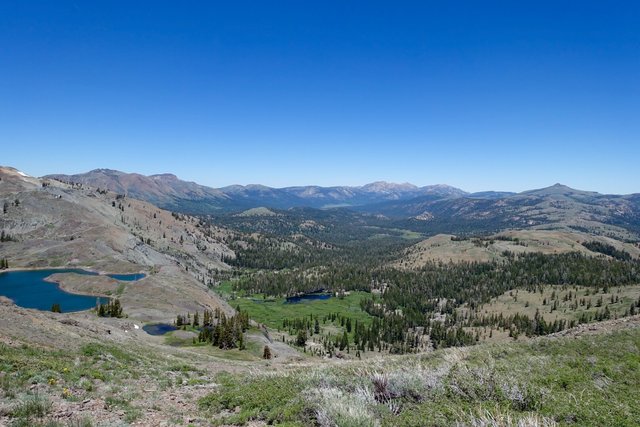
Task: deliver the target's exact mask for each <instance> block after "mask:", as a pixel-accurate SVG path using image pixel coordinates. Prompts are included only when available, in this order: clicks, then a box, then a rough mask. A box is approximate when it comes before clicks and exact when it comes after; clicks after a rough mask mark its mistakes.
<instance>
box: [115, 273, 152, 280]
mask: <svg viewBox="0 0 640 427" xmlns="http://www.w3.org/2000/svg"><path fill="white" fill-rule="evenodd" d="M107 276H109V277H111V278H112V279H116V280H120V281H121V282H135V281H136V280H140V279H144V278H145V277H147V275H146V274H144V273H135V274H107Z"/></svg>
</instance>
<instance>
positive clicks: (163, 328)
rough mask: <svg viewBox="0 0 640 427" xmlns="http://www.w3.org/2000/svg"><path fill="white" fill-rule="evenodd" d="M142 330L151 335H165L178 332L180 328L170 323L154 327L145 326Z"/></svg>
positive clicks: (157, 324) (158, 324)
mask: <svg viewBox="0 0 640 427" xmlns="http://www.w3.org/2000/svg"><path fill="white" fill-rule="evenodd" d="M142 330H143V331H145V332H146V333H148V334H149V335H164V334H166V333H167V332H171V331H176V330H178V328H176V327H175V326H173V325H169V324H168V323H156V324H154V325H144V326H143V327H142Z"/></svg>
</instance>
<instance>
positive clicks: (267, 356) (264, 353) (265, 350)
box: [262, 345, 273, 360]
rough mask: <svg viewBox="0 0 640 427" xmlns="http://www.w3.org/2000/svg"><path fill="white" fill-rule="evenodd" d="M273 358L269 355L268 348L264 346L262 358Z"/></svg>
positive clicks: (269, 350)
mask: <svg viewBox="0 0 640 427" xmlns="http://www.w3.org/2000/svg"><path fill="white" fill-rule="evenodd" d="M272 357H273V356H272V355H271V349H270V348H269V346H268V345H265V346H264V350H263V351H262V358H263V359H266V360H269V359H271V358H272Z"/></svg>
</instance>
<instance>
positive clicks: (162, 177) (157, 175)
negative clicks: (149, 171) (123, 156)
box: [149, 173, 178, 181]
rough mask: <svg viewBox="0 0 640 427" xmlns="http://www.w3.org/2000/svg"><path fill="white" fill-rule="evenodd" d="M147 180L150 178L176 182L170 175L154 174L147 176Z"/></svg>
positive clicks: (175, 177) (173, 176)
mask: <svg viewBox="0 0 640 427" xmlns="http://www.w3.org/2000/svg"><path fill="white" fill-rule="evenodd" d="M149 178H151V179H167V180H174V181H176V180H178V177H177V176H175V175H174V174H172V173H159V174H156V175H149Z"/></svg>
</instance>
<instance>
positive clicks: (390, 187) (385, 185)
mask: <svg viewBox="0 0 640 427" xmlns="http://www.w3.org/2000/svg"><path fill="white" fill-rule="evenodd" d="M360 188H361V189H362V190H364V191H370V192H376V193H385V192H397V191H415V190H417V189H418V187H417V186H415V185H413V184H410V183H408V182H405V183H402V184H396V183H394V182H387V181H375V182H371V183H369V184H365V185H363V186H362V187H360Z"/></svg>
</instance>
